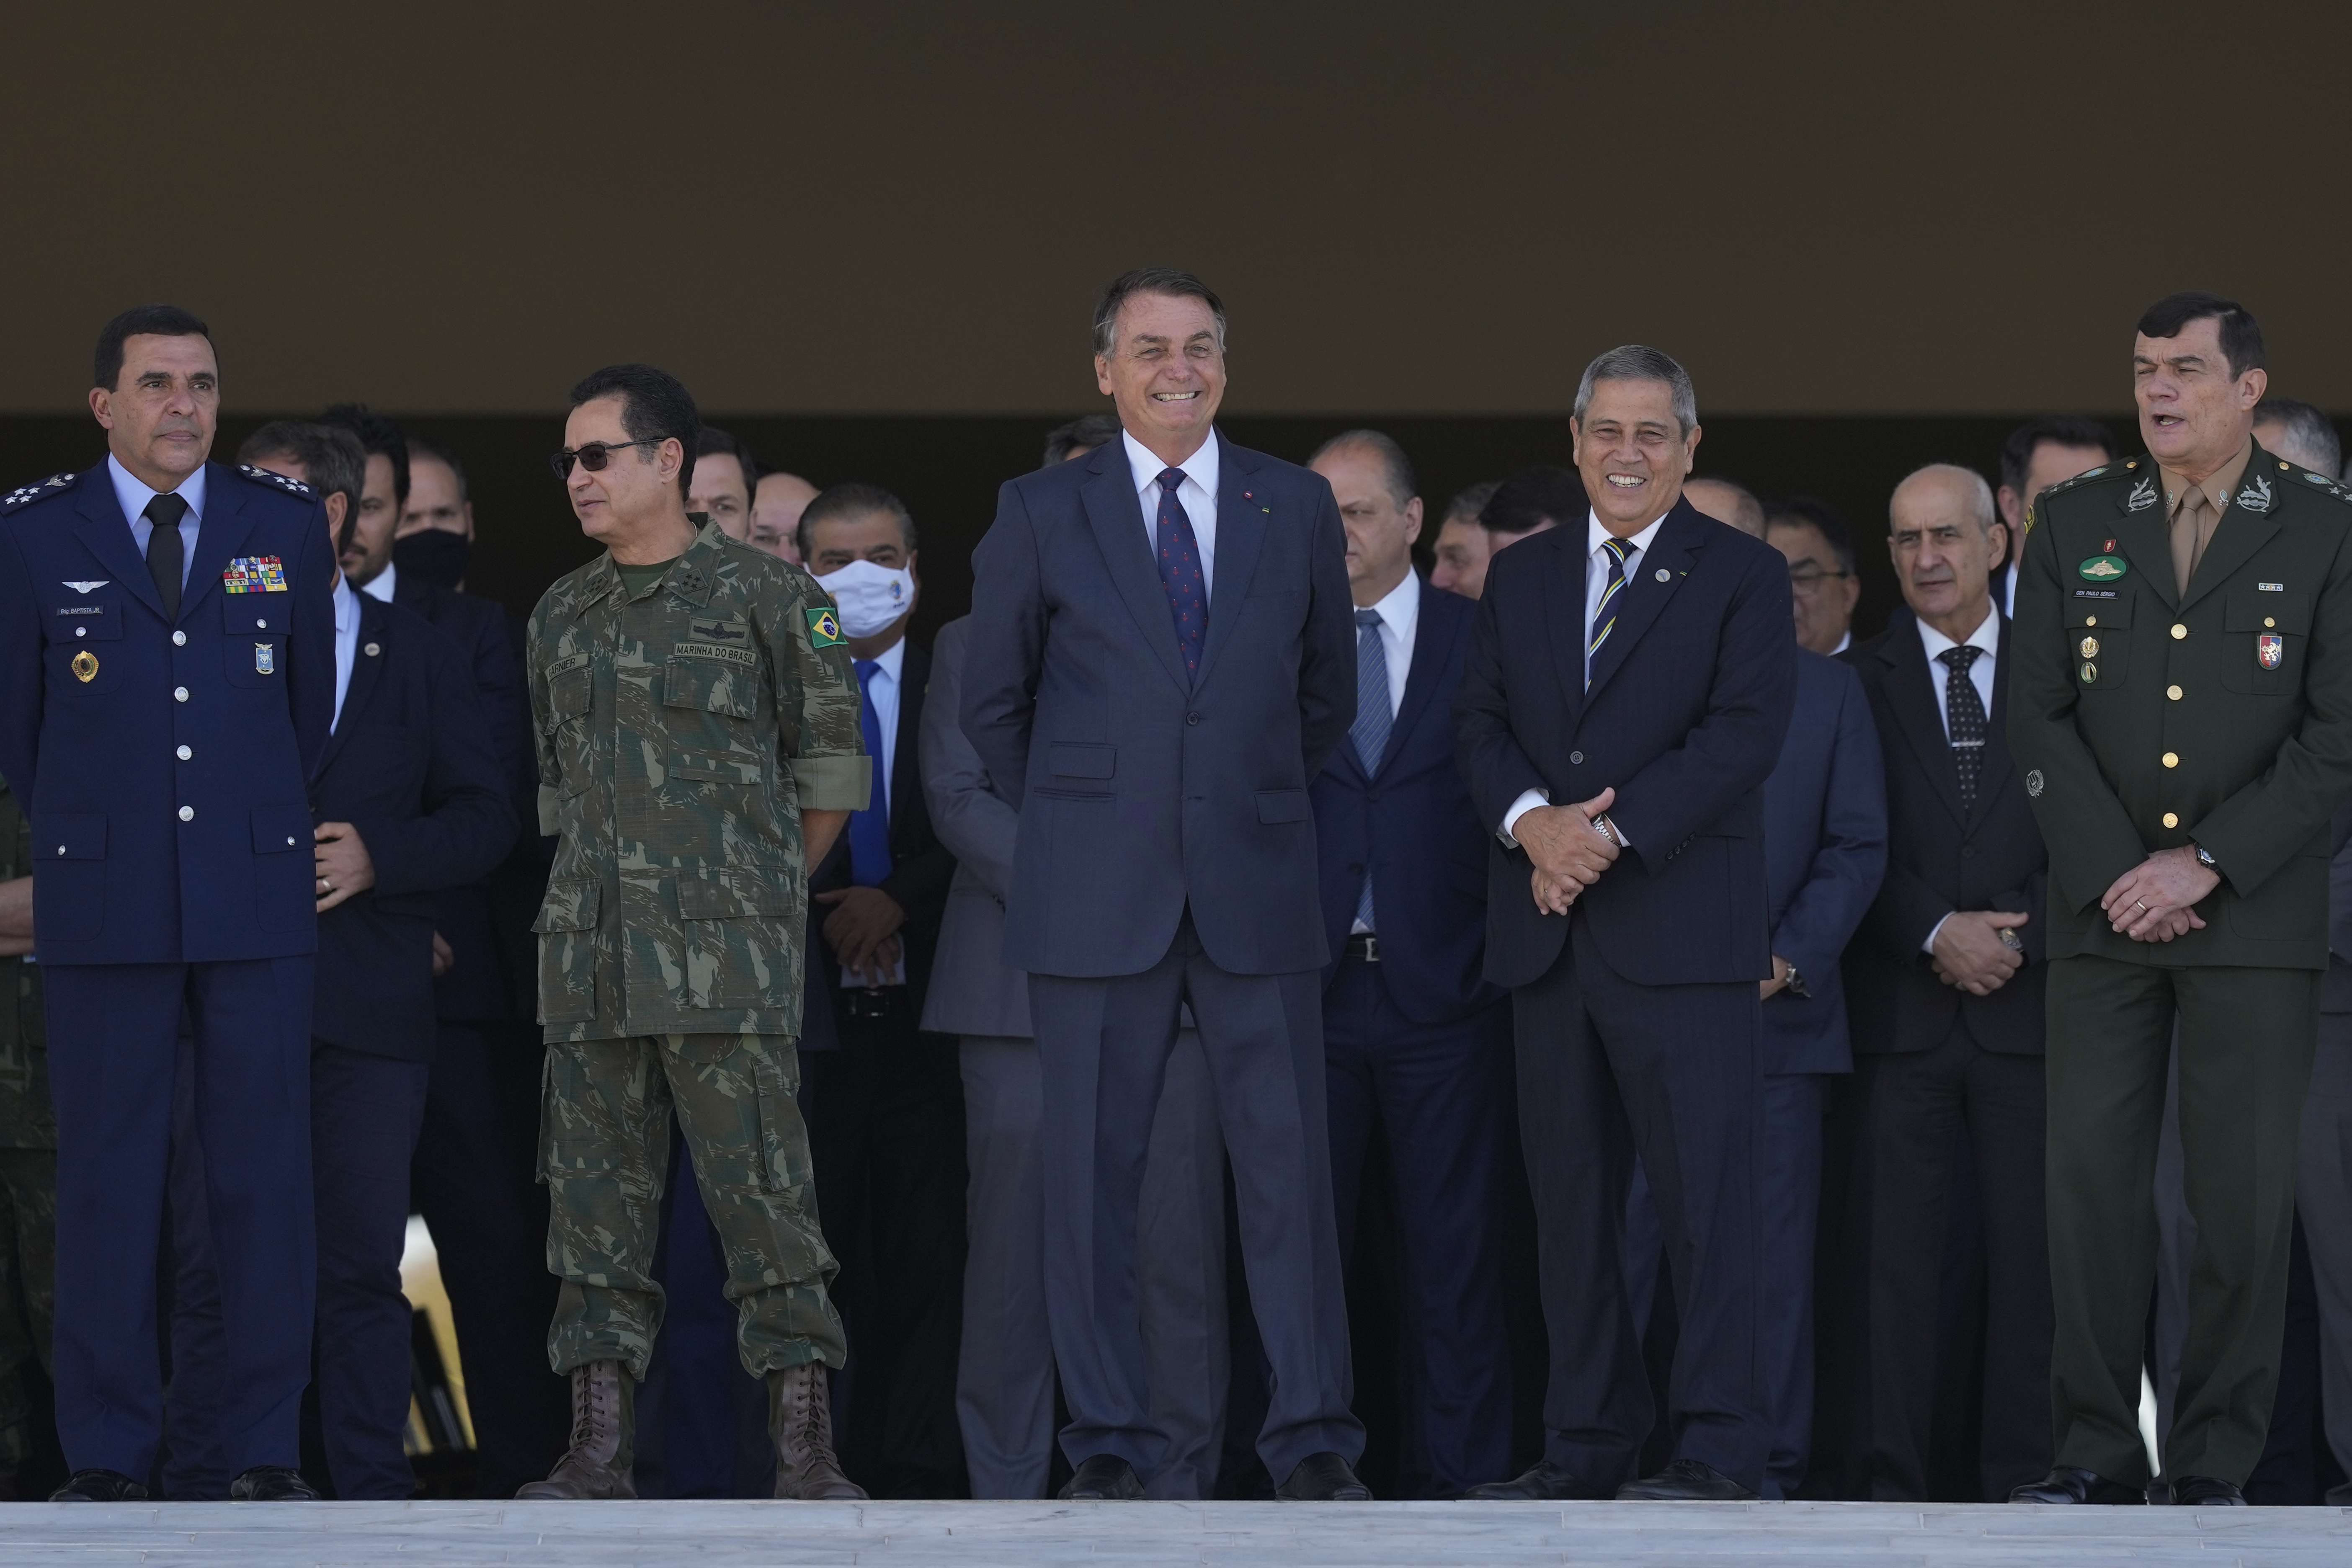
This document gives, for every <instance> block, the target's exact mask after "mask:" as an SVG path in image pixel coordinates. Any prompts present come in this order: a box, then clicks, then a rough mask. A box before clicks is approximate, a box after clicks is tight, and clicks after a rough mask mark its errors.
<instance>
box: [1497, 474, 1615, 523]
mask: <svg viewBox="0 0 2352 1568" xmlns="http://www.w3.org/2000/svg"><path fill="white" fill-rule="evenodd" d="M1590 510H1592V501H1591V498H1590V497H1588V496H1587V495H1586V494H1585V493H1584V481H1583V480H1582V479H1579V478H1577V477H1576V476H1575V475H1574V474H1572V473H1570V472H1569V471H1568V470H1567V469H1566V468H1554V467H1553V466H1552V465H1551V464H1549V463H1538V464H1537V465H1536V466H1535V467H1534V468H1521V469H1520V470H1519V471H1518V472H1517V473H1516V474H1513V475H1512V476H1511V477H1510V478H1509V479H1505V480H1504V481H1503V482H1502V483H1501V484H1499V485H1496V487H1495V493H1494V494H1493V495H1491V496H1489V497H1487V498H1486V505H1485V506H1482V507H1480V508H1479V509H1478V521H1480V522H1481V523H1483V524H1485V525H1486V531H1487V532H1489V533H1505V534H1521V533H1528V532H1531V531H1534V530H1536V529H1538V528H1541V527H1542V526H1543V525H1544V524H1545V523H1547V522H1553V523H1559V524H1560V525H1562V526H1563V527H1565V526H1567V525H1569V524H1571V523H1575V522H1579V521H1582V519H1583V517H1584V514H1585V513H1586V512H1588V511H1590Z"/></svg>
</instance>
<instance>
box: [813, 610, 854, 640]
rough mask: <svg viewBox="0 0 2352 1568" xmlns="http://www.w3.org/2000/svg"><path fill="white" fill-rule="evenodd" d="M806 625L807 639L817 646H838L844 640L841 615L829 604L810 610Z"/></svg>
mask: <svg viewBox="0 0 2352 1568" xmlns="http://www.w3.org/2000/svg"><path fill="white" fill-rule="evenodd" d="M808 626H809V641H810V642H811V643H812V644H814V646H816V647H840V646H841V645H842V643H843V642H844V641H845V640H846V639H845V638H844V637H842V635H841V616H839V615H838V614H836V613H835V610H834V608H833V606H832V605H819V606H817V607H816V608H815V609H814V610H811V611H810V612H809V613H808Z"/></svg>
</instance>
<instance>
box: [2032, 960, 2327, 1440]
mask: <svg viewBox="0 0 2352 1568" xmlns="http://www.w3.org/2000/svg"><path fill="white" fill-rule="evenodd" d="M2319 983H2320V973H2319V971H2317V970H2303V969H2246V968H2221V967H2215V968H2171V969H2168V968H2163V967H2160V966H2158V965H2153V964H2140V963H2119V962H2117V961H2116V960H2114V959H2110V958H2088V957H2082V958H2062V959H2056V960H2053V961H2052V963H2051V964H2050V993H2049V997H2050V999H2049V1020H2050V1038H2049V1072H2050V1284H2051V1297H2052V1302H2053V1306H2054V1307H2055V1308H2056V1314H2057V1338H2056V1340H2055V1342H2053V1345H2052V1347H2051V1353H2050V1374H2051V1401H2052V1405H2053V1413H2054V1417H2055V1421H2056V1426H2057V1431H2056V1438H2057V1442H2056V1455H2057V1462H2058V1463H2059V1464H2061V1465H2076V1466H2080V1467H2082V1468H2084V1469H2088V1470H2095V1471H2096V1472H2097V1473H2098V1474H2100V1475H2101V1476H2104V1477H2105V1478H2106V1479H2109V1480H2115V1481H2122V1482H2126V1483H2127V1484H2133V1485H2138V1484H2144V1483H2145V1482H2146V1481H2147V1479H2148V1474H2147V1447H2146V1446H2145V1445H2144V1444H2143V1443H2142V1442H2141V1439H2140V1435H2139V1388H2140V1366H2141V1360H2142V1351H2143V1344H2144V1341H2145V1337H2146V1334H2147V1312H2148V1301H2149V1298H2150V1295H2151V1293H2152V1292H2153V1290H2154V1289H2155V1284H2156V1247H2157V1231H2156V1205H2155V1200H2154V1197H2153V1184H2154V1179H2155V1172H2156V1144H2157V1135H2158V1129H2159V1127H2160V1124H2161V1123H2162V1121H2163V1119H2164V1080H2165V1067H2166V1059H2167V1058H2168V1055H2169V1054H2170V1047H2171V1041H2172V1027H2173V1018H2174V1015H2175V1013H2176V1012H2177V1013H2178V1014H2179V1024H2180V1142H2181V1152H2182V1156H2183V1163H2184V1165H2185V1167H2186V1186H2187V1189H2188V1199H2189V1213H2190V1214H2191V1215H2194V1216H2195V1218H2196V1220H2197V1250H2196V1253H2195V1256H2194V1257H2193V1258H2191V1259H2190V1262H2189V1337H2188V1342H2187V1343H2186V1344H2185V1345H2184V1346H2183V1348H2182V1351H2181V1357H2180V1392H2179V1396H2178V1397H2177V1398H2176V1399H2175V1401H2174V1403H2173V1415H2172V1430H2171V1432H2170V1433H2169V1434H2168V1435H2167V1436H2166V1439H2165V1444H2164V1448H2163V1453H2164V1460H2165V1469H2166V1472H2167V1474H2168V1476H2170V1477H2172V1478H2175V1479H2177V1478H2179V1477H2181V1476H2209V1477H2211V1478H2213V1479H2218V1480H2225V1481H2231V1482H2235V1483H2237V1484H2239V1485H2243V1484H2244V1483H2245V1480H2246V1478H2247V1477H2248V1476H2250V1475H2252V1473H2253V1469H2254V1465H2255V1462H2256V1461H2257V1460H2259V1459H2260V1458H2262V1453H2263V1438H2264V1436H2266V1435H2267V1434H2268V1432H2269V1429H2270V1420H2271V1400H2272V1398H2273V1395H2274V1394H2276V1393H2277V1391H2278V1373H2279V1345H2280V1341H2281V1338H2282V1337H2283V1335H2284V1331H2285V1313H2286V1276H2287V1258H2288V1248H2289V1246H2290V1241H2291V1237H2292V1236H2293V1234H2294V1168H2295V1161H2294V1147H2295V1133H2296V1130H2297V1125H2298V1123H2299V1121H2300V1120H2301V1117H2302V1112H2303V1096H2304V1090H2305V1089H2306V1088H2307V1087H2308V1085H2309V1083H2310V1080H2311V1058H2312V1053H2313V1051H2314V1050H2315V1048H2316V1046H2317V1042H2318V1036H2319Z"/></svg>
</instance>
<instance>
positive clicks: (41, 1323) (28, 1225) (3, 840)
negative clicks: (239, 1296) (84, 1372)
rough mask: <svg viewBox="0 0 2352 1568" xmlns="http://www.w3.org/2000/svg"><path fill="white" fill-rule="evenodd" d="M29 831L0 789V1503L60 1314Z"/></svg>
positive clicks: (12, 1490) (54, 1158)
mask: <svg viewBox="0 0 2352 1568" xmlns="http://www.w3.org/2000/svg"><path fill="white" fill-rule="evenodd" d="M32 854H33V850H32V830H31V828H30V826H29V825H28V824H27V823H26V819H25V812H24V808H23V807H22V806H21V805H18V804H17V801H16V795H15V794H14V793H13V792H12V791H11V790H10V789H9V788H8V784H7V781H6V780H5V779H0V1498H13V1497H15V1496H16V1472H17V1470H18V1468H20V1467H21V1466H22V1465H23V1464H24V1462H25V1447H26V1436H27V1434H26V1429H25V1427H26V1418H27V1417H28V1416H29V1415H30V1414H31V1410H30V1401H29V1400H28V1399H27V1397H26V1392H25V1363H26V1362H28V1361H31V1360H32V1359H33V1358H34V1357H36V1356H38V1357H39V1358H40V1362H41V1369H42V1370H43V1371H44V1372H46V1371H47V1370H48V1366H49V1322H50V1319H51V1316H52V1313H53V1310H54V1309H55V1307H56V1304H57V1262H58V1123H57V1117H56V1115H55V1114H54V1113H53V1112H52V1111H51V1110H50V1109H49V1064H48V1053H47V1051H46V1050H44V1049H43V1048H42V1041H41V972H40V971H39V970H38V969H37V968H36V967H34V966H33V965H32V964H30V963H26V962H25V960H24V958H23V956H22V955H23V954H25V953H27V952H32V951H33V879H32V875H31V868H32V864H33V859H32Z"/></svg>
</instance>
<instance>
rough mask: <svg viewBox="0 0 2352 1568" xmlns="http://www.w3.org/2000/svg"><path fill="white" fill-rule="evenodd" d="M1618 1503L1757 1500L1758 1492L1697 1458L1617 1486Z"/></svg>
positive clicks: (1680, 1461) (1678, 1462)
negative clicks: (1752, 1490) (1750, 1489)
mask: <svg viewBox="0 0 2352 1568" xmlns="http://www.w3.org/2000/svg"><path fill="white" fill-rule="evenodd" d="M1617 1500H1618V1501H1619V1502H1754V1501H1755V1500H1756V1494H1755V1493H1754V1492H1751V1491H1749V1490H1748V1489H1747V1488H1746V1487H1743V1486H1741V1485H1740V1484H1739V1483H1738V1481H1735V1480H1733V1479H1731V1478H1730V1477H1729V1476H1727V1475H1725V1474H1724V1473H1723V1472H1722V1471H1721V1470H1718V1469H1717V1468H1715V1467H1714V1466H1713V1465H1707V1464H1702V1463H1700V1462H1699V1461H1698V1460H1696V1459H1676V1460H1675V1462H1674V1463H1673V1464H1671V1465H1668V1466H1667V1467H1666V1468H1664V1469H1663V1470H1660V1471H1659V1472H1658V1473H1657V1474H1656V1475H1654V1476H1649V1477H1646V1478H1644V1479H1641V1480H1638V1481H1627V1482H1626V1483H1625V1484H1624V1485H1623V1486H1622V1487H1619V1488H1618V1489H1617Z"/></svg>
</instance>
